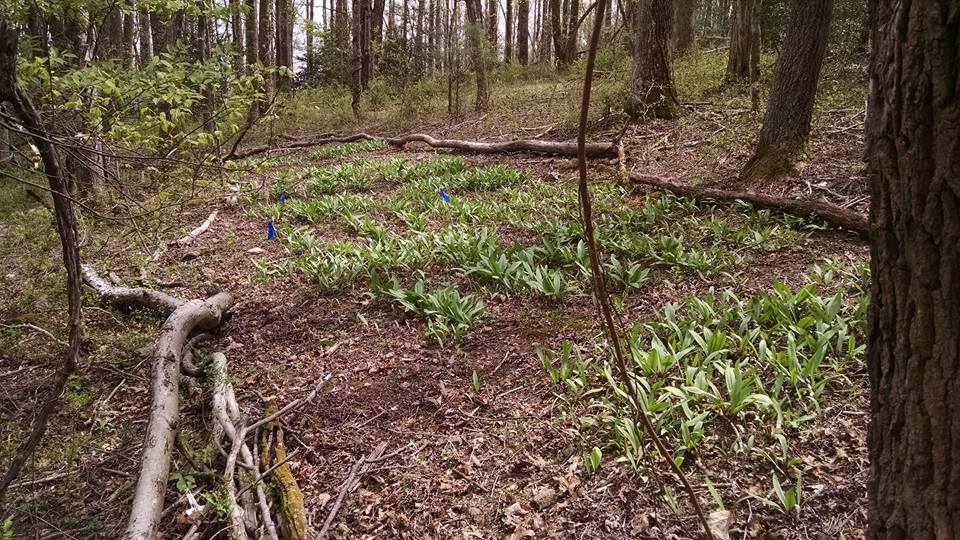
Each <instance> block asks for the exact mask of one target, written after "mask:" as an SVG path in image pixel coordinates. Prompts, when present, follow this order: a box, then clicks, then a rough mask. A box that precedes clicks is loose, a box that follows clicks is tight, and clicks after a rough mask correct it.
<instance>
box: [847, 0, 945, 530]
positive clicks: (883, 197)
mask: <svg viewBox="0 0 960 540" xmlns="http://www.w3.org/2000/svg"><path fill="white" fill-rule="evenodd" d="M873 7H874V8H875V9H876V12H875V14H874V17H875V19H874V21H875V24H874V25H873V34H872V38H873V39H872V42H873V53H872V62H871V63H872V66H871V78H870V88H871V92H870V105H869V109H868V114H867V152H866V155H867V156H868V169H869V175H870V185H871V201H872V202H871V213H870V221H871V226H872V227H871V237H872V240H873V241H872V242H871V244H872V248H871V255H872V257H871V259H872V260H871V278H872V288H871V294H870V316H869V331H868V340H867V368H868V372H869V375H870V389H871V403H870V405H871V407H870V413H871V422H870V431H869V439H868V442H869V448H870V465H871V475H870V476H871V478H870V482H869V485H868V494H869V505H870V516H869V527H868V533H867V538H870V539H874V540H881V539H884V540H885V539H900V538H912V539H920V540H927V539H930V540H933V539H947V538H960V498H958V497H957V494H958V493H960V466H958V463H960V399H958V396H960V375H958V374H960V327H958V325H957V321H958V320H960V186H958V178H960V173H958V171H960V136H958V133H957V126H960V108H958V106H957V89H958V88H960V75H958V70H957V66H958V65H960V47H958V41H957V35H958V34H957V26H958V19H957V14H958V11H957V9H958V5H957V2H956V1H955V0H924V1H919V0H913V1H910V0H898V1H893V0H879V1H876V2H874V4H873Z"/></svg>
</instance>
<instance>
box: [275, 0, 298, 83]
mask: <svg viewBox="0 0 960 540" xmlns="http://www.w3.org/2000/svg"><path fill="white" fill-rule="evenodd" d="M293 15H294V12H293V2H292V0H277V3H276V20H277V28H276V35H275V39H274V41H275V42H276V43H275V52H276V65H277V67H280V68H286V70H285V72H284V73H280V74H278V75H277V91H279V92H289V91H290V88H291V85H292V83H293V78H292V74H293V71H292V70H293Z"/></svg>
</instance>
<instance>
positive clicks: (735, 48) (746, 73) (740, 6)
mask: <svg viewBox="0 0 960 540" xmlns="http://www.w3.org/2000/svg"><path fill="white" fill-rule="evenodd" d="M761 3H762V0H735V1H734V5H733V16H732V17H731V18H730V52H729V54H728V56H727V74H726V81H727V82H728V83H729V82H735V81H740V80H743V79H749V80H750V81H753V80H756V79H757V77H758V76H759V74H760V4H761Z"/></svg>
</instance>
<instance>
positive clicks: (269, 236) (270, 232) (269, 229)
mask: <svg viewBox="0 0 960 540" xmlns="http://www.w3.org/2000/svg"><path fill="white" fill-rule="evenodd" d="M276 237H277V230H276V229H274V228H273V220H272V219H271V220H270V221H268V222H267V240H273V239H274V238H276Z"/></svg>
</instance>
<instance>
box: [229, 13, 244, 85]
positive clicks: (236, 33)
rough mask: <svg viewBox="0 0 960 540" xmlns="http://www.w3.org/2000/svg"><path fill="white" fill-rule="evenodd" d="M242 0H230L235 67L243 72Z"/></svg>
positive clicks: (231, 35)
mask: <svg viewBox="0 0 960 540" xmlns="http://www.w3.org/2000/svg"><path fill="white" fill-rule="evenodd" d="M240 6H241V1H240V0H230V41H231V43H232V45H233V53H234V57H233V69H234V71H236V72H237V73H243V39H244V35H243V17H242V16H241V14H240Z"/></svg>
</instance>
